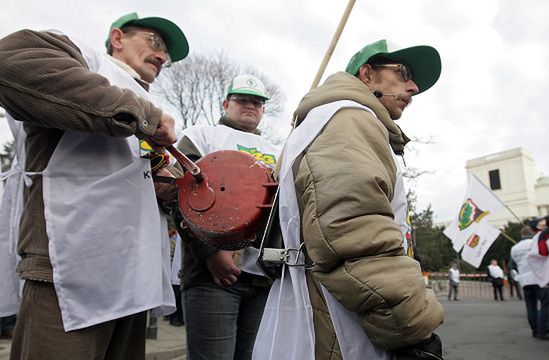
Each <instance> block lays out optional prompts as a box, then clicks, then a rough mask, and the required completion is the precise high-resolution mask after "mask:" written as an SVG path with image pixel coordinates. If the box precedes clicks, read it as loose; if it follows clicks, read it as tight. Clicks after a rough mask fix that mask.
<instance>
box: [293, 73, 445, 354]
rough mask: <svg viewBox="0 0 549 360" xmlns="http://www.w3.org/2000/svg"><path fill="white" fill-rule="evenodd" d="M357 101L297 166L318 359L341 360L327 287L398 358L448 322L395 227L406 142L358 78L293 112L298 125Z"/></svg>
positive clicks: (339, 79)
mask: <svg viewBox="0 0 549 360" xmlns="http://www.w3.org/2000/svg"><path fill="white" fill-rule="evenodd" d="M337 100H352V101H355V102H358V103H360V104H362V105H364V106H366V107H368V108H370V109H371V110H372V111H373V112H374V113H375V114H376V116H377V118H376V116H374V115H373V114H371V113H370V112H368V111H365V110H362V109H358V108H343V109H341V110H339V111H338V112H337V113H336V114H335V115H334V116H333V117H332V119H331V120H330V121H329V122H328V124H327V125H326V126H325V127H324V129H323V130H322V131H321V133H320V134H319V135H318V137H317V138H316V139H315V140H313V142H312V143H311V144H310V145H309V147H308V148H307V149H306V151H305V152H304V153H303V154H302V156H301V157H299V158H298V159H297V160H296V162H295V163H294V165H293V171H294V179H295V188H296V195H297V201H298V205H299V209H300V215H301V223H302V237H303V240H304V242H305V246H306V249H307V253H308V256H309V257H310V259H311V260H312V261H313V262H314V264H315V266H314V268H313V270H312V272H309V274H308V279H307V281H308V284H309V293H310V300H311V304H312V306H313V309H314V310H313V318H314V327H315V334H316V349H315V351H316V358H317V359H340V358H341V354H340V351H339V345H338V342H337V339H336V336H335V332H334V329H333V326H332V322H331V320H330V315H329V312H328V310H327V307H326V301H325V299H324V298H323V296H322V291H320V286H319V284H322V285H323V286H324V287H325V288H326V289H327V290H329V291H330V293H331V294H332V295H333V296H334V297H335V298H336V299H337V300H338V301H339V302H340V303H341V304H342V305H343V306H345V307H346V308H347V309H349V310H351V311H353V312H356V313H358V314H359V315H360V316H361V319H362V326H363V329H364V331H365V332H366V333H367V335H368V337H369V338H370V340H371V341H372V342H373V343H374V344H375V345H377V346H378V347H381V348H382V349H384V350H388V351H390V350H393V349H395V348H399V347H402V346H406V345H411V344H415V343H418V342H421V341H423V340H425V339H428V338H429V337H430V335H431V333H432V332H433V331H434V330H435V329H436V328H437V327H438V326H439V325H440V324H441V323H442V321H443V309H442V306H441V304H440V303H439V302H438V301H437V299H436V297H435V294H434V293H433V292H432V291H431V290H429V289H426V288H425V285H424V282H423V276H422V273H421V269H420V266H419V263H418V262H417V261H415V260H414V259H412V258H410V257H407V256H406V255H405V253H404V248H403V235H402V233H401V231H400V229H399V226H398V225H397V223H396V222H395V221H394V214H393V210H392V208H391V200H392V199H393V197H394V195H395V194H394V189H395V182H396V176H397V168H396V164H395V161H394V158H393V154H392V152H394V153H396V154H403V150H404V145H405V144H406V142H407V141H408V139H407V138H406V136H405V135H404V134H403V133H402V131H401V130H400V128H399V127H398V126H397V125H396V124H395V123H394V121H393V120H391V118H390V116H389V113H388V112H387V110H386V109H385V108H384V107H383V105H382V104H381V103H380V102H379V100H378V99H377V98H376V97H375V96H373V94H372V93H371V92H370V90H369V89H368V87H367V86H366V85H365V84H363V83H362V81H360V80H359V79H358V78H356V77H354V76H351V75H349V74H346V73H336V74H334V75H332V76H330V77H329V78H328V79H327V80H326V82H325V83H324V84H323V85H322V86H320V87H318V88H316V89H314V90H312V91H311V92H309V93H308V94H307V95H306V96H305V97H304V98H303V99H302V101H301V103H300V104H299V106H298V109H297V110H296V115H297V117H298V121H297V123H298V125H299V123H300V122H301V121H302V120H303V119H304V118H305V117H306V115H307V113H308V112H309V111H310V110H311V109H313V108H315V107H317V106H320V105H323V104H326V103H330V102H333V101H337Z"/></svg>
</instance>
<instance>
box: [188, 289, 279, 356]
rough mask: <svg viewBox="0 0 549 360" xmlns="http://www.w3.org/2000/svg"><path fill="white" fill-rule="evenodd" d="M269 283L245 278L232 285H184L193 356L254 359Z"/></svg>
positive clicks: (189, 341)
mask: <svg viewBox="0 0 549 360" xmlns="http://www.w3.org/2000/svg"><path fill="white" fill-rule="evenodd" d="M268 294H269V287H261V286H252V285H249V284H248V283H245V282H243V281H241V280H238V281H237V282H236V283H235V284H233V285H232V286H228V287H221V286H217V285H215V284H213V283H205V284H201V285H198V286H193V287H190V288H188V289H184V290H183V293H182V296H183V311H184V315H185V325H186V330H187V356H188V359H189V360H202V359H207V360H232V359H238V360H241V359H251V357H252V351H253V347H254V342H255V338H256V335H257V330H258V328H259V323H260V322H261V317H262V316H263V309H264V307H265V303H266V301H267V296H268Z"/></svg>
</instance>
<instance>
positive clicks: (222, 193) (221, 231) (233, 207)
mask: <svg viewBox="0 0 549 360" xmlns="http://www.w3.org/2000/svg"><path fill="white" fill-rule="evenodd" d="M196 165H198V167H199V168H200V173H201V175H202V177H203V180H202V181H197V179H195V177H193V175H192V174H190V173H189V172H187V173H185V175H184V176H183V177H182V178H179V179H177V180H176V182H177V186H178V188H179V200H178V201H179V209H180V210H181V214H182V216H183V218H184V224H182V226H184V227H187V228H188V229H189V230H190V231H191V232H192V233H193V234H194V235H195V236H196V237H197V238H198V239H200V240H202V241H203V242H205V243H206V244H208V245H210V246H213V247H215V248H217V249H223V250H238V249H242V248H245V247H247V246H250V245H251V243H252V242H253V241H254V240H255V238H256V233H258V232H260V231H262V230H263V229H264V227H265V224H266V221H267V217H268V215H269V210H270V208H271V205H272V199H273V195H274V189H276V186H277V183H275V182H274V180H273V179H272V176H271V173H272V170H271V169H270V168H269V167H267V166H265V165H264V164H263V163H261V162H259V161H257V159H256V158H254V157H253V156H251V155H249V154H247V153H244V152H240V151H232V150H224V151H216V152H213V153H211V154H209V155H207V156H205V157H203V158H201V159H200V160H198V161H197V162H196Z"/></svg>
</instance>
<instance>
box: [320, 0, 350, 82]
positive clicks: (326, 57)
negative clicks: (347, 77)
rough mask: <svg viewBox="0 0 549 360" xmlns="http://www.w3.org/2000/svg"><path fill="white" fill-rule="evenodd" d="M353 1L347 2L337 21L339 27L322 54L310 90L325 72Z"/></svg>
mask: <svg viewBox="0 0 549 360" xmlns="http://www.w3.org/2000/svg"><path fill="white" fill-rule="evenodd" d="M355 1H356V0H349V3H348V4H347V8H345V12H344V13H343V16H342V17H341V20H340V21H339V25H338V26H337V29H336V31H335V33H334V36H333V37H332V41H331V42H330V46H328V50H326V54H324V59H322V63H321V64H320V67H319V68H318V71H317V73H316V76H315V79H314V80H313V84H312V85H311V90H312V89H314V88H315V87H317V86H318V83H319V82H320V79H321V78H322V75H323V74H324V70H326V66H327V65H328V61H330V58H331V57H332V54H333V52H334V50H335V47H336V45H337V42H338V41H339V37H340V36H341V33H342V32H343V28H344V27H345V24H346V23H347V19H348V18H349V14H351V10H353V6H354V5H355Z"/></svg>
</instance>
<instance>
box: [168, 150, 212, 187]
mask: <svg viewBox="0 0 549 360" xmlns="http://www.w3.org/2000/svg"><path fill="white" fill-rule="evenodd" d="M166 150H168V151H169V152H170V154H172V155H173V157H174V158H175V159H176V160H177V162H178V163H179V164H180V165H181V166H182V167H183V168H184V169H185V170H187V171H188V172H190V173H191V175H192V176H194V178H195V179H196V181H197V182H201V181H202V180H204V178H203V177H202V174H201V172H200V168H199V167H198V165H196V164H195V163H194V162H192V160H191V159H189V158H188V157H187V156H185V154H183V153H182V152H181V151H179V150H177V148H175V147H174V146H173V145H170V146H166Z"/></svg>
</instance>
